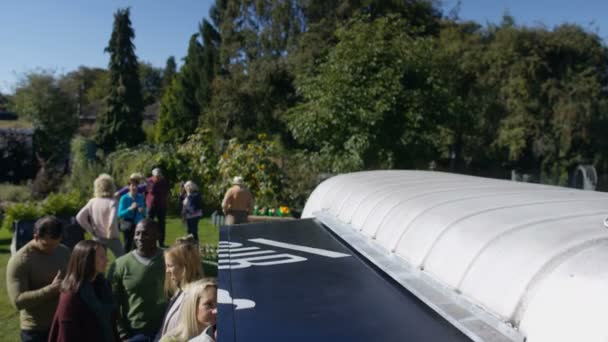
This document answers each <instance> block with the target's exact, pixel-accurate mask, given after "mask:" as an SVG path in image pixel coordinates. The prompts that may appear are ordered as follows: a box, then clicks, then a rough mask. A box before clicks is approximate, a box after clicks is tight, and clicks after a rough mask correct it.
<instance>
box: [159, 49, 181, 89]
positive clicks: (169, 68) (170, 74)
mask: <svg viewBox="0 0 608 342" xmlns="http://www.w3.org/2000/svg"><path fill="white" fill-rule="evenodd" d="M176 73H177V64H175V57H173V56H171V57H169V58H167V63H166V64H165V69H164V70H163V74H162V83H161V84H162V91H163V92H164V91H165V89H167V88H168V87H169V85H171V82H173V78H174V77H175V74H176Z"/></svg>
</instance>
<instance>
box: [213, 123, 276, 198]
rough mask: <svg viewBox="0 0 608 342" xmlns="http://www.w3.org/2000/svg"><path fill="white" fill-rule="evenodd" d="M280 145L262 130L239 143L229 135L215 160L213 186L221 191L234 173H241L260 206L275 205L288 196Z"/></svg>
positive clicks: (227, 184) (237, 174)
mask: <svg viewBox="0 0 608 342" xmlns="http://www.w3.org/2000/svg"><path fill="white" fill-rule="evenodd" d="M282 162H283V161H282V159H281V153H280V150H279V145H278V143H277V142H275V141H271V140H269V139H268V138H267V136H266V135H265V134H260V135H258V140H257V141H251V142H249V143H247V144H241V143H239V142H238V140H237V139H231V140H230V142H229V143H228V148H227V149H226V151H225V152H224V153H223V154H222V156H221V157H220V160H219V163H218V173H219V177H218V181H217V182H215V183H214V186H215V188H214V190H215V191H216V192H217V193H220V194H221V193H223V192H224V191H225V190H226V188H228V186H229V185H230V180H231V179H232V177H234V176H239V175H240V176H242V177H243V178H244V179H245V182H246V183H247V185H248V186H249V189H250V190H251V192H252V193H253V195H254V197H255V200H256V203H258V204H259V205H260V206H270V207H277V206H279V205H282V204H285V203H284V202H285V201H286V200H287V198H286V196H285V193H284V190H285V183H286V176H285V173H284V172H283V169H282V168H281V167H280V165H279V163H281V164H282Z"/></svg>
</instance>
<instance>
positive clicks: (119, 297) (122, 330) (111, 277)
mask: <svg viewBox="0 0 608 342" xmlns="http://www.w3.org/2000/svg"><path fill="white" fill-rule="evenodd" d="M107 279H108V281H109V282H110V287H111V288H112V293H113V295H114V299H115V301H116V304H117V305H118V320H117V322H116V329H117V330H118V335H119V336H120V338H121V339H122V340H126V339H127V337H128V335H129V327H130V326H129V320H128V319H127V312H126V311H124V310H126V308H125V301H126V300H127V299H126V294H125V290H124V287H123V286H122V279H121V277H120V274H119V272H118V271H117V270H116V261H113V262H112V264H110V268H109V269H108V276H107Z"/></svg>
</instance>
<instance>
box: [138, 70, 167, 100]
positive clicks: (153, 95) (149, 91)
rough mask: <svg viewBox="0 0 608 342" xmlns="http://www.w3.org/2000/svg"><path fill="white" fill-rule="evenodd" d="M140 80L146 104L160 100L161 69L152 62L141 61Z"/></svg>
mask: <svg viewBox="0 0 608 342" xmlns="http://www.w3.org/2000/svg"><path fill="white" fill-rule="evenodd" d="M139 82H140V84H141V94H142V99H143V102H144V106H148V105H151V104H153V103H155V102H157V101H159V100H160V93H161V89H162V77H161V70H160V69H159V68H156V67H154V66H153V65H152V64H150V63H146V62H143V63H139Z"/></svg>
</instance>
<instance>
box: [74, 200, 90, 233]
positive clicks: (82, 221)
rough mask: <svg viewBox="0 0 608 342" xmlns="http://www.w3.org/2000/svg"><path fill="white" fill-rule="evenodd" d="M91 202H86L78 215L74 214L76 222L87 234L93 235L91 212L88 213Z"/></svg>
mask: <svg viewBox="0 0 608 342" xmlns="http://www.w3.org/2000/svg"><path fill="white" fill-rule="evenodd" d="M90 206H91V201H89V202H87V204H86V205H85V206H84V207H82V209H80V211H79V212H78V214H76V222H78V224H79V225H80V226H81V227H82V228H83V229H84V230H85V231H87V232H89V233H91V234H93V227H92V226H91V221H90V219H91V211H90Z"/></svg>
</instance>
